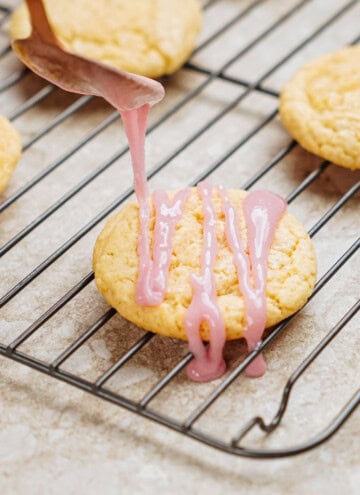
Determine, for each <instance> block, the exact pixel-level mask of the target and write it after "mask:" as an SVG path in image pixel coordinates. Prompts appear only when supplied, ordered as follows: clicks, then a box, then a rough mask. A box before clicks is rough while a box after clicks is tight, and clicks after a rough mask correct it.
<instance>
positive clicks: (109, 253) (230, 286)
mask: <svg viewBox="0 0 360 495" xmlns="http://www.w3.org/2000/svg"><path fill="white" fill-rule="evenodd" d="M246 194H247V193H246V192H244V191H238V190H230V191H228V195H229V197H230V199H231V201H232V203H233V205H234V206H235V207H236V209H237V211H238V213H239V226H240V232H241V236H242V241H243V243H244V245H246V243H247V230H246V226H245V224H244V216H243V213H242V203H243V200H244V198H245V196H246ZM212 200H213V203H214V207H215V212H216V235H217V243H218V254H217V259H216V264H215V270H214V277H215V283H216V291H217V302H218V305H219V307H220V310H221V313H222V316H223V319H224V322H225V327H226V335H227V339H228V340H231V339H237V338H240V337H242V336H243V333H244V327H245V316H246V315H245V310H244V298H243V296H242V294H241V292H240V290H239V284H238V279H237V273H236V269H235V266H234V263H233V255H232V252H231V250H230V248H229V246H228V244H227V241H226V236H225V229H224V227H225V216H224V209H223V202H222V198H221V195H220V194H219V192H218V190H217V189H215V188H214V189H213V192H212ZM203 220H204V213H203V204H202V201H201V198H200V196H199V193H198V190H197V189H192V190H191V193H190V195H189V196H188V198H187V200H186V203H185V205H184V211H183V215H182V217H181V219H180V221H179V223H178V225H177V227H176V230H175V234H174V236H173V240H172V243H173V244H172V246H173V247H172V256H171V261H170V269H169V279H168V288H167V292H166V295H165V298H164V301H163V302H162V303H161V304H160V305H158V306H154V307H142V306H139V305H138V304H136V301H135V291H136V284H137V278H138V267H139V257H138V254H137V242H138V235H139V228H140V226H139V208H138V205H137V203H132V204H128V205H126V206H124V207H123V208H122V210H121V211H120V212H119V213H117V215H115V216H114V217H113V218H112V219H110V221H109V222H108V223H107V225H106V226H105V228H104V229H103V231H102V232H101V234H100V235H99V237H98V239H97V242H96V245H95V249H94V260H93V265H94V272H95V280H96V284H97V286H98V288H99V290H100V292H101V293H102V294H103V295H104V296H105V298H106V300H107V302H108V303H109V304H110V305H111V306H113V307H114V308H115V309H116V310H117V311H118V312H119V313H120V314H121V315H122V316H123V317H124V318H126V319H128V320H130V321H131V322H133V323H135V324H136V325H138V326H140V327H142V328H145V329H146V330H150V331H152V332H155V333H159V334H163V335H166V336H169V337H176V338H179V339H184V340H186V339H187V337H186V332H185V328H184V315H185V312H186V310H187V308H188V307H189V305H190V303H191V299H192V294H193V292H192V287H191V283H190V275H191V274H194V273H199V272H200V266H201V252H202V245H203ZM154 223H155V219H154V212H152V220H151V227H150V234H151V238H152V236H153V233H154ZM315 276H316V258H315V253H314V249H313V245H312V243H311V241H310V239H309V237H308V235H307V233H306V231H305V229H304V227H303V226H302V225H301V224H300V223H299V222H298V221H297V220H296V219H295V218H294V217H293V216H292V215H291V214H289V213H288V212H286V213H285V214H284V216H283V217H282V219H281V220H280V222H279V224H278V227H277V230H276V234H275V237H274V240H273V243H272V246H271V250H270V255H269V258H268V276H267V290H266V312H267V321H266V326H267V327H270V326H272V325H275V324H276V323H278V322H280V321H281V320H283V319H284V318H286V317H288V316H289V315H291V314H293V313H295V312H296V311H297V310H298V309H300V308H301V307H302V306H303V305H304V303H305V302H306V301H307V299H308V297H309V295H310V294H311V292H312V290H313V287H314V283H315ZM200 334H201V337H202V339H203V340H208V339H209V329H208V327H207V326H206V325H203V326H202V327H201V329H200Z"/></svg>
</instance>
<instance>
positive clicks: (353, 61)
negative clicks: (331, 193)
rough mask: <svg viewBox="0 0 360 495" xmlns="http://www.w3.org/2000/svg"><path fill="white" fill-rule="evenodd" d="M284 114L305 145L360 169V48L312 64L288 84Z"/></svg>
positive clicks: (282, 114) (294, 133) (281, 110)
mask: <svg viewBox="0 0 360 495" xmlns="http://www.w3.org/2000/svg"><path fill="white" fill-rule="evenodd" d="M280 115H281V119H282V121H283V122H284V125H285V126H286V127H287V129H288V131H289V132H290V134H292V136H293V137H294V138H295V139H296V140H297V141H298V143H300V144H301V145H302V146H303V147H304V148H306V149H307V150H308V151H311V152H312V153H315V154H316V155H319V156H321V157H323V158H325V159H327V160H330V161H332V162H333V163H336V164H337V165H342V166H343V167H348V168H351V169H359V168H360V46H352V47H349V48H345V49H343V50H339V51H337V52H335V53H330V54H328V55H325V56H323V57H321V58H320V59H317V60H315V61H313V62H311V63H309V64H306V65H305V66H304V67H303V68H302V69H301V70H300V71H299V72H298V73H296V74H295V76H294V77H293V78H292V79H291V80H290V81H289V82H288V83H287V84H286V85H285V88H284V90H283V91H282V94H281V99H280Z"/></svg>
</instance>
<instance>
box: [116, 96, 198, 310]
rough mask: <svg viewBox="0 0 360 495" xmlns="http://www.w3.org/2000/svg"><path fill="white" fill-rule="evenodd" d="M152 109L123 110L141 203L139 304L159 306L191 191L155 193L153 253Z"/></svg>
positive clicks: (137, 298) (145, 107)
mask: <svg viewBox="0 0 360 495" xmlns="http://www.w3.org/2000/svg"><path fill="white" fill-rule="evenodd" d="M149 109H150V106H149V105H144V106H143V107H141V108H139V109H137V110H131V111H127V112H121V117H122V120H123V122H124V127H125V131H126V134H127V137H128V141H129V146H130V153H131V159H132V165H133V171H134V189H135V193H136V197H137V199H138V202H139V217H140V235H139V239H138V253H139V259H140V262H139V276H138V282H137V287H136V302H137V304H139V306H158V305H159V304H161V303H162V301H163V300H164V297H165V292H166V289H167V280H168V273H169V266H170V258H171V254H172V242H171V240H172V236H173V233H174V231H175V227H176V225H177V223H178V222H179V220H180V218H181V217H182V215H183V207H184V203H185V201H186V198H187V197H188V195H189V193H190V189H183V190H181V191H178V192H177V193H176V194H175V196H174V198H173V199H170V198H169V195H168V194H167V192H166V191H163V190H159V191H155V192H154V194H153V203H154V207H155V229H154V231H155V234H154V240H153V249H152V254H151V252H150V239H149V231H150V220H151V210H150V202H149V192H148V187H147V180H146V171H145V133H146V123H147V117H148V114H149Z"/></svg>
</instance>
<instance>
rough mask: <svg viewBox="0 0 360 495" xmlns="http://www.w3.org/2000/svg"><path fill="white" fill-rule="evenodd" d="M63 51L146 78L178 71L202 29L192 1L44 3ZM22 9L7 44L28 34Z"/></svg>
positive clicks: (23, 7)
mask: <svg viewBox="0 0 360 495" xmlns="http://www.w3.org/2000/svg"><path fill="white" fill-rule="evenodd" d="M44 2H45V6H46V10H47V13H48V16H49V20H50V22H51V25H52V27H53V29H54V32H55V34H56V35H57V37H58V39H59V40H60V42H61V43H62V44H63V45H64V47H65V48H66V49H67V50H69V51H72V52H74V53H77V54H79V55H83V56H85V57H88V58H91V59H94V60H96V61H100V62H103V63H106V64H109V65H111V66H113V67H115V68H118V69H123V70H126V71H128V72H133V73H135V74H140V75H143V76H147V77H153V78H156V77H160V76H163V75H165V74H171V73H173V72H175V71H176V70H177V69H179V68H180V67H181V66H182V65H183V64H184V62H185V61H186V60H187V58H188V57H189V55H190V54H191V52H192V50H193V48H194V46H195V41H196V38H197V35H198V33H199V31H200V27H201V19H202V13H201V9H200V6H199V4H198V2H197V0H181V1H179V0H131V1H129V0H112V1H111V2H102V1H98V0H56V1H54V0H44ZM30 32H31V26H30V20H29V13H28V10H27V7H26V5H25V4H22V5H21V6H20V7H19V8H18V9H17V10H16V11H15V12H14V14H13V16H12V18H11V23H10V35H11V38H12V39H23V38H27V37H28V36H29V35H30Z"/></svg>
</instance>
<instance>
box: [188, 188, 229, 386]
mask: <svg viewBox="0 0 360 495" xmlns="http://www.w3.org/2000/svg"><path fill="white" fill-rule="evenodd" d="M198 190H199V193H200V195H201V198H202V200H203V210H204V233H203V238H204V244H203V252H202V258H201V273H200V275H191V285H192V288H193V298H192V301H191V304H190V306H189V308H188V309H187V311H186V313H185V329H186V334H187V336H188V340H189V348H190V351H191V352H192V353H193V354H194V358H195V359H193V360H192V361H191V362H190V363H189V365H188V367H187V374H188V376H189V378H191V379H192V380H194V381H201V382H204V381H210V380H214V379H215V378H218V377H219V376H221V375H222V374H223V373H224V371H225V362H224V359H223V355H222V351H223V348H224V344H225V324H224V320H223V317H222V315H221V311H220V308H219V306H218V304H217V296H216V287H215V280H214V266H215V260H216V254H217V242H216V221H215V211H214V206H213V204H212V200H211V187H209V186H208V185H207V184H206V183H205V182H202V183H201V184H199V186H198ZM203 322H207V324H208V325H209V329H210V345H209V347H207V348H206V347H205V346H204V344H203V342H202V340H201V338H200V335H199V329H200V325H201V323H203Z"/></svg>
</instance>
